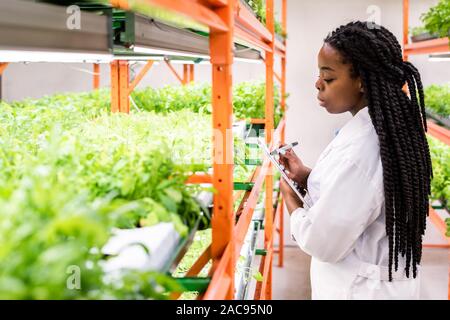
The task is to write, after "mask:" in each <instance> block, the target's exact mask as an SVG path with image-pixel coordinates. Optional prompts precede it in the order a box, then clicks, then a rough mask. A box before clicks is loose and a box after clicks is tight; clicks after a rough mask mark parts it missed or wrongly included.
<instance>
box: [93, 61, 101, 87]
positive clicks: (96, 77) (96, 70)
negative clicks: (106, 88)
mask: <svg viewBox="0 0 450 320" xmlns="http://www.w3.org/2000/svg"><path fill="white" fill-rule="evenodd" d="M93 69H94V83H93V87H94V90H98V88H100V64H98V63H94V68H93Z"/></svg>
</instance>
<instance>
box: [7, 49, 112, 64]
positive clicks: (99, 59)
mask: <svg viewBox="0 0 450 320" xmlns="http://www.w3.org/2000/svg"><path fill="white" fill-rule="evenodd" d="M112 59H113V55H111V54H96V53H84V52H81V53H80V52H50V51H26V50H0V61H2V62H63V63H109V62H111V61H112Z"/></svg>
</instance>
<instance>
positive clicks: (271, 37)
mask: <svg viewBox="0 0 450 320" xmlns="http://www.w3.org/2000/svg"><path fill="white" fill-rule="evenodd" d="M186 2H189V5H186ZM110 3H111V4H112V5H113V6H115V7H117V8H122V9H125V10H127V9H130V6H129V4H128V1H126V0H110ZM134 3H140V4H148V5H153V6H158V7H161V8H164V9H166V10H169V11H172V12H176V13H178V14H181V15H184V16H186V17H188V18H190V19H192V20H194V21H196V22H198V23H201V24H203V25H205V26H207V27H208V28H209V34H210V58H211V65H212V119H213V132H214V136H213V159H214V163H213V173H212V175H205V174H203V175H193V176H191V177H190V178H189V179H188V181H187V183H211V184H212V185H213V187H214V188H215V190H217V192H216V193H215V195H214V209H213V210H214V211H213V216H212V239H213V240H212V244H211V246H210V247H209V248H208V249H207V250H206V251H205V253H204V254H202V256H201V257H200V258H199V259H198V260H197V262H196V263H195V264H194V266H193V267H192V268H191V270H190V271H189V275H190V276H195V275H196V274H198V272H199V271H200V270H201V269H202V268H203V266H204V265H206V263H207V262H208V261H209V260H211V259H212V262H213V263H212V268H211V270H210V276H211V278H212V279H211V282H210V285H209V287H208V289H207V291H206V292H205V293H204V294H202V295H201V296H200V298H203V299H233V297H234V277H235V267H236V259H237V258H238V256H239V252H240V248H241V247H242V244H243V241H244V238H245V234H246V232H247V230H248V228H249V225H250V221H251V217H252V215H253V210H254V208H255V206H256V201H257V200H258V196H259V193H260V192H261V191H262V186H263V183H264V182H265V188H266V192H265V194H266V199H265V204H266V210H265V228H264V230H265V231H264V232H265V235H264V238H265V248H264V249H265V250H266V251H267V255H266V257H265V258H264V259H263V262H262V264H261V268H262V271H263V278H264V281H263V282H262V283H261V285H260V286H259V288H258V297H257V298H258V299H271V298H272V279H271V277H272V257H273V254H274V250H273V238H274V233H275V232H279V236H280V248H279V250H277V253H278V254H279V265H280V266H281V265H282V263H283V247H282V246H283V224H282V223H283V220H282V216H283V215H282V209H283V207H282V205H281V206H278V207H277V211H276V213H277V214H278V218H277V219H275V217H274V212H273V199H272V194H273V192H272V190H273V176H272V174H271V170H272V165H271V163H270V162H269V161H268V160H267V159H266V160H265V161H264V163H263V165H262V167H259V168H258V169H257V170H256V171H255V174H254V175H253V177H252V179H253V181H254V182H255V183H254V186H253V188H252V190H251V191H247V192H246V195H245V196H244V200H243V201H245V203H244V202H242V203H241V205H240V206H239V208H240V209H238V211H240V214H239V220H238V221H237V223H236V212H234V209H233V204H234V196H233V192H234V183H233V163H234V159H233V139H231V137H232V125H233V123H232V119H233V117H232V116H233V104H232V66H233V48H234V40H235V39H236V38H237V39H241V40H244V41H245V42H247V43H249V44H251V45H253V46H255V47H256V48H258V49H260V50H263V51H265V53H266V55H265V64H266V115H265V118H264V119H253V120H254V122H257V123H264V124H265V132H266V135H265V136H266V143H268V144H269V145H274V144H275V143H278V142H283V141H284V132H285V129H284V128H285V120H284V119H283V120H282V121H281V122H280V124H279V126H278V128H277V130H276V131H275V130H274V121H273V115H274V92H273V83H274V76H275V74H274V70H273V66H274V59H275V56H276V55H277V56H279V57H281V59H282V60H281V65H282V70H281V74H280V75H278V76H277V78H278V80H279V81H280V82H281V96H282V98H281V106H282V109H283V110H284V109H285V106H286V100H285V95H286V42H285V41H284V42H283V43H281V42H280V41H279V40H276V39H275V32H274V29H275V27H274V23H275V21H274V20H275V18H274V1H273V0H267V18H266V19H267V23H266V25H267V27H265V26H264V25H263V24H262V23H261V22H260V21H258V20H257V19H256V18H255V16H254V15H253V13H252V12H250V11H249V9H248V8H247V7H246V6H244V5H242V3H241V2H240V1H237V0H203V1H200V0H186V1H170V0H136V1H134ZM282 6H283V8H282V13H283V14H282V20H283V21H282V25H283V28H284V30H286V17H287V14H286V13H287V9H286V6H287V0H283V1H282ZM168 66H169V67H171V65H170V64H168ZM150 67H151V64H150V63H149V64H148V65H147V66H146V67H144V69H143V71H141V74H139V75H138V76H137V77H136V80H135V81H134V82H133V83H132V84H131V85H130V83H129V66H128V62H126V61H115V62H113V63H112V64H111V83H112V84H111V91H112V93H111V108H112V111H113V112H129V110H130V109H129V98H128V96H129V94H130V92H131V90H133V89H134V87H135V86H136V84H137V82H138V81H140V79H142V77H143V75H144V74H145V72H147V71H148V69H149V68H150ZM171 70H172V71H175V70H174V69H173V67H171ZM174 74H176V75H177V78H179V80H180V82H182V83H186V82H190V81H193V79H194V69H193V66H184V67H183V75H182V76H180V75H178V74H177V73H176V72H174ZM252 122H253V121H252ZM222 137H227V138H222ZM275 138H276V139H275ZM274 221H276V222H279V223H280V226H279V227H277V226H275V225H274ZM176 297H178V294H173V295H172V298H176Z"/></svg>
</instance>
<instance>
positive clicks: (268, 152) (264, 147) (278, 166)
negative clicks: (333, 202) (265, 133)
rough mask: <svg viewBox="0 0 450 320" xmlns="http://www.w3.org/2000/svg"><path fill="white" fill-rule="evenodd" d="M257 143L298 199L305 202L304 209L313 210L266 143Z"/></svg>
mask: <svg viewBox="0 0 450 320" xmlns="http://www.w3.org/2000/svg"><path fill="white" fill-rule="evenodd" d="M257 141H258V145H259V146H260V147H261V149H263V150H264V153H265V154H266V156H267V157H268V158H269V159H270V161H271V162H272V163H273V164H274V166H275V167H276V168H277V169H278V171H280V173H281V176H282V177H283V178H284V180H286V182H287V183H288V185H289V186H290V187H291V189H292V190H293V191H294V192H295V194H296V195H297V197H298V198H299V199H300V200H301V201H302V202H303V208H305V209H309V208H311V204H310V203H309V202H308V201H306V199H305V197H304V196H302V194H301V193H300V191H299V190H298V189H297V187H296V185H295V182H294V181H293V180H292V179H291V178H289V177H288V176H287V174H286V172H285V171H284V169H283V168H282V167H281V165H280V163H279V162H278V161H277V159H275V157H274V156H272V155H271V154H270V151H269V149H268V148H267V146H266V144H265V143H264V142H262V141H261V140H260V139H258V140H257Z"/></svg>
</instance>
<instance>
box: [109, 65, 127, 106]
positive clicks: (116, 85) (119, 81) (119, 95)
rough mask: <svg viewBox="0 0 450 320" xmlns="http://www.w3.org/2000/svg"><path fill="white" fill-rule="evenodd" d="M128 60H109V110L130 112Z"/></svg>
mask: <svg viewBox="0 0 450 320" xmlns="http://www.w3.org/2000/svg"><path fill="white" fill-rule="evenodd" d="M129 70H130V69H129V64H128V61H124V60H118V61H113V62H111V111H112V112H124V113H129V112H130V99H129V86H130V82H129V81H130V80H129V78H130V76H129V74H130V72H129Z"/></svg>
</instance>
